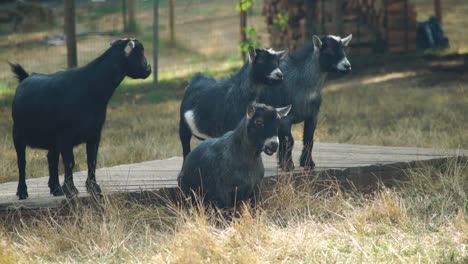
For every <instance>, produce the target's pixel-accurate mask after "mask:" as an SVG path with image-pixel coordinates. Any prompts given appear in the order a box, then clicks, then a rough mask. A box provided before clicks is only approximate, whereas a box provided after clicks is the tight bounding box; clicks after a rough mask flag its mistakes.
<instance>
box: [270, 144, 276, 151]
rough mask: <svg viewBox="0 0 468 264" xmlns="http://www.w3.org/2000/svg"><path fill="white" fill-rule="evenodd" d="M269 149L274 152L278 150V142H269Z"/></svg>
mask: <svg viewBox="0 0 468 264" xmlns="http://www.w3.org/2000/svg"><path fill="white" fill-rule="evenodd" d="M270 148H271V149H272V150H274V151H276V150H278V142H271V143H270Z"/></svg>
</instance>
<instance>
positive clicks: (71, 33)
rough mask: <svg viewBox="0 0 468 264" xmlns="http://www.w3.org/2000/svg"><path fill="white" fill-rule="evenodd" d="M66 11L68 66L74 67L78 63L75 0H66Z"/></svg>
mask: <svg viewBox="0 0 468 264" xmlns="http://www.w3.org/2000/svg"><path fill="white" fill-rule="evenodd" d="M64 12H65V17H64V20H65V21H64V27H65V36H66V41H67V65H68V68H74V67H76V66H77V65H78V59H77V54H76V32H75V0H65V4H64Z"/></svg>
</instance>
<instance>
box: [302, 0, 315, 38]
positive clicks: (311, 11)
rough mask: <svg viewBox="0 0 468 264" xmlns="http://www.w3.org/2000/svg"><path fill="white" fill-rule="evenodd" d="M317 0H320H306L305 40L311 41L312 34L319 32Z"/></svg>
mask: <svg viewBox="0 0 468 264" xmlns="http://www.w3.org/2000/svg"><path fill="white" fill-rule="evenodd" d="M317 1H318V0H306V11H305V12H306V14H305V17H306V18H305V19H306V24H305V36H304V38H305V39H304V41H305V42H311V41H312V36H313V35H315V34H317V28H318V27H317V16H316V14H317V11H316V10H317Z"/></svg>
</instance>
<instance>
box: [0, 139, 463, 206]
mask: <svg viewBox="0 0 468 264" xmlns="http://www.w3.org/2000/svg"><path fill="white" fill-rule="evenodd" d="M301 150H302V143H301V142H300V141H298V142H296V144H295V147H294V149H293V159H294V161H295V162H296V166H298V162H297V161H298V160H299V157H300V154H301V152H300V151H301ZM313 154H314V160H315V162H316V164H317V168H316V169H315V170H314V171H312V172H310V171H304V170H303V169H302V168H296V170H295V171H293V172H291V173H284V172H282V171H281V170H280V169H278V167H277V162H276V157H275V156H272V157H270V156H263V159H264V164H265V177H266V178H272V179H276V178H278V177H282V176H285V175H288V174H289V175H294V176H295V177H298V178H304V177H309V178H310V177H321V178H330V177H333V178H334V179H336V180H338V181H339V182H340V183H341V184H342V186H343V187H344V188H347V189H353V188H357V189H359V190H363V191H369V190H372V189H373V188H375V187H377V186H378V183H379V181H381V182H383V183H386V184H389V183H391V182H392V181H394V180H395V179H397V180H404V179H405V177H406V174H405V173H406V171H407V170H408V169H410V168H414V167H419V166H426V165H431V164H434V163H441V162H445V161H446V160H447V158H448V157H452V156H461V157H465V158H466V156H467V155H468V151H466V150H445V151H443V150H435V149H427V148H408V147H382V146H365V145H352V144H337V143H320V142H317V143H316V144H315V147H314V153H313ZM181 164H182V158H181V157H173V158H169V159H165V160H152V161H145V162H141V163H135V164H123V165H118V166H114V167H110V168H101V169H99V170H97V178H98V182H99V183H100V185H101V187H102V189H103V191H104V192H105V193H107V194H119V193H129V192H130V193H140V192H144V191H155V190H160V189H167V188H169V189H171V188H176V187H177V175H178V173H179V170H180V167H181ZM86 177H87V172H85V171H81V172H76V173H74V180H75V185H76V187H77V188H78V190H79V192H80V194H79V195H78V198H79V199H89V195H88V194H87V193H86V188H85V181H86ZM272 181H274V180H272ZM47 182H48V178H47V177H40V178H32V179H27V184H28V190H29V199H27V200H21V201H19V200H17V197H16V195H15V193H16V186H17V182H7V183H3V184H0V210H18V209H26V210H29V209H38V208H57V207H61V206H64V205H66V204H67V199H65V198H64V197H52V196H51V195H50V194H49V188H48V187H47Z"/></svg>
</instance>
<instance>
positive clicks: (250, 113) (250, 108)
mask: <svg viewBox="0 0 468 264" xmlns="http://www.w3.org/2000/svg"><path fill="white" fill-rule="evenodd" d="M254 115H255V106H254V105H253V104H251V105H249V106H247V119H252V117H253V116H254Z"/></svg>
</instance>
